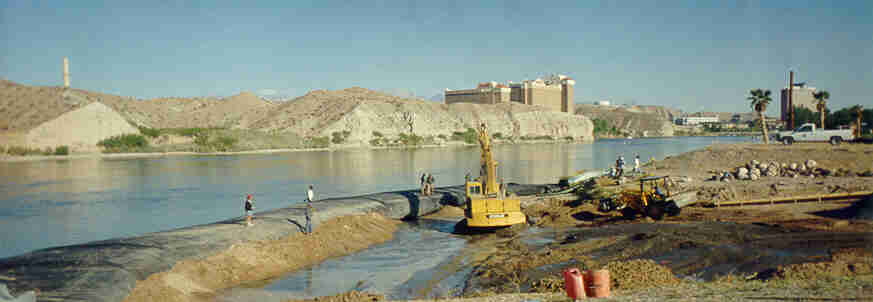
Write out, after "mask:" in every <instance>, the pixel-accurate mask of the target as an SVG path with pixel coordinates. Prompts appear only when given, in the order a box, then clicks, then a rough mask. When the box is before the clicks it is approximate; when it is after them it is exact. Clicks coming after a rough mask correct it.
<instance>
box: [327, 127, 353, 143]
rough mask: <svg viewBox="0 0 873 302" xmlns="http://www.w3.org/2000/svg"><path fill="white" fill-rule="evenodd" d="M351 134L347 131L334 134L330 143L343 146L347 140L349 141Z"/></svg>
mask: <svg viewBox="0 0 873 302" xmlns="http://www.w3.org/2000/svg"><path fill="white" fill-rule="evenodd" d="M351 134H352V133H351V132H349V131H346V130H343V131H342V132H333V133H331V134H330V135H331V136H332V138H331V139H330V142H331V143H334V144H342V143H344V142H346V139H348V138H349V135H351Z"/></svg>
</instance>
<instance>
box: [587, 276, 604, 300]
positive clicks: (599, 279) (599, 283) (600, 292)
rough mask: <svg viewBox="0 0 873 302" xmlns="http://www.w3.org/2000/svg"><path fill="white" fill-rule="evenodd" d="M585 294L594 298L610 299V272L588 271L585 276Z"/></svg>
mask: <svg viewBox="0 0 873 302" xmlns="http://www.w3.org/2000/svg"><path fill="white" fill-rule="evenodd" d="M585 277H587V278H585V279H586V280H585V284H587V285H588V286H587V287H586V288H585V293H586V294H588V296H589V297H592V298H606V297H609V271H608V270H605V269H601V270H596V271H588V272H587V274H586V275H585Z"/></svg>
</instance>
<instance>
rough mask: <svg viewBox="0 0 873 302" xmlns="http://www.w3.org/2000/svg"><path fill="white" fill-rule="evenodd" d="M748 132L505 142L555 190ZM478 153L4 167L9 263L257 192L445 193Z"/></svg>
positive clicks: (2, 240) (171, 221) (237, 205)
mask: <svg viewBox="0 0 873 302" xmlns="http://www.w3.org/2000/svg"><path fill="white" fill-rule="evenodd" d="M750 140H751V138H749V137H681V138H645V139H634V140H625V139H605V140H599V141H597V142H595V143H591V144H524V145H498V146H495V147H494V156H495V158H496V159H497V160H498V161H499V162H500V165H499V167H498V173H499V174H500V176H501V177H503V178H504V179H505V181H507V182H517V183H556V182H557V181H558V178H559V177H561V176H565V175H570V174H572V173H574V172H575V171H578V170H581V169H603V168H606V167H609V166H610V165H612V163H614V162H615V159H616V156H617V155H618V154H622V155H624V156H625V159H626V160H627V162H629V163H630V162H632V157H633V154H635V153H638V154H640V157H641V158H643V159H648V158H650V157H655V158H657V159H661V158H664V157H665V156H668V155H675V154H679V153H682V152H686V151H690V150H694V149H699V148H702V147H704V146H707V145H710V144H713V143H735V142H745V141H750ZM478 164H479V149H478V147H458V148H423V149H408V150H400V149H390V150H343V151H318V152H285V153H274V154H246V155H221V156H214V155H204V156H167V157H153V158H136V159H110V158H90V159H73V160H69V159H68V160H50V161H32V162H0V244H2V245H0V258H3V257H9V256H14V255H18V254H22V253H25V252H28V251H32V250H35V249H42V248H47V247H53V246H60V245H70V244H78V243H85V242H90V241H95V240H103V239H109V238H116V237H128V236H134V235H139V234H144V233H149V232H156V231H163V230H169V229H174V228H179V227H184V226H190V225H196V224H204V223H211V222H215V221H220V220H224V219H227V218H231V217H238V216H241V215H242V204H243V199H244V197H245V195H246V194H253V195H254V197H255V205H256V206H257V209H258V210H259V211H263V210H269V209H275V208H282V207H287V206H289V205H292V204H294V203H297V202H300V201H301V200H303V198H304V195H305V191H306V187H307V186H308V185H310V184H312V185H314V186H315V191H316V198H317V199H321V198H329V197H342V196H352V195H360V194H367V193H374V192H383V191H393V190H404V189H416V188H417V187H418V178H419V176H420V175H421V173H422V172H429V173H432V174H433V175H434V177H435V178H436V184H437V185H438V186H445V185H458V184H461V183H462V182H463V179H464V175H465V174H466V173H471V174H472V175H474V176H475V174H477V172H478Z"/></svg>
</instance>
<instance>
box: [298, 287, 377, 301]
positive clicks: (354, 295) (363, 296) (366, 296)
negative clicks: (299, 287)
mask: <svg viewBox="0 0 873 302" xmlns="http://www.w3.org/2000/svg"><path fill="white" fill-rule="evenodd" d="M384 300H385V295H377V294H371V293H365V292H359V291H355V290H353V291H349V292H345V293H341V294H336V295H333V296H325V297H316V298H314V299H306V300H286V301H285V302H374V301H384Z"/></svg>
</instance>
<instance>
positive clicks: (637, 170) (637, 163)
mask: <svg viewBox="0 0 873 302" xmlns="http://www.w3.org/2000/svg"><path fill="white" fill-rule="evenodd" d="M640 172H642V171H641V170H640V155H639V154H637V155H636V156H634V173H640Z"/></svg>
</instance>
